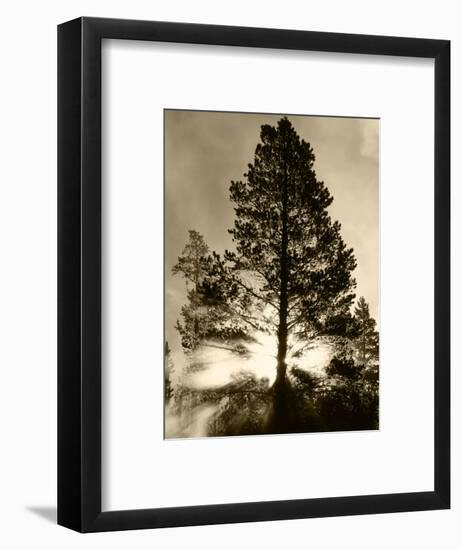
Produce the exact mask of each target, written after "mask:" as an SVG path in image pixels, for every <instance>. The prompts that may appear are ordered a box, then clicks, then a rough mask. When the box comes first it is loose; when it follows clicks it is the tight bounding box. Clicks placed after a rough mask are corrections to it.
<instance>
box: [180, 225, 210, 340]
mask: <svg viewBox="0 0 461 550" xmlns="http://www.w3.org/2000/svg"><path fill="white" fill-rule="evenodd" d="M208 252H209V248H208V245H207V244H206V242H205V239H204V238H203V236H202V235H201V234H200V233H199V232H198V231H195V230H193V229H190V230H189V242H188V243H187V244H186V245H185V247H184V250H183V251H182V254H181V256H179V257H178V261H177V262H176V264H175V265H174V267H173V269H172V272H173V274H175V275H176V274H179V275H182V277H183V278H184V279H185V281H186V289H187V297H188V303H187V304H186V305H184V306H183V307H182V308H181V316H182V319H183V322H182V323H181V322H180V321H179V320H178V321H177V323H176V328H177V330H178V332H179V333H180V335H181V342H182V345H183V347H184V348H186V349H190V350H193V349H195V348H196V347H197V346H198V344H199V343H200V340H201V337H202V335H203V321H204V319H205V320H206V316H204V315H203V312H202V311H201V298H200V294H199V284H200V282H201V281H202V279H203V277H204V272H203V268H202V258H203V257H205V256H206V255H207V254H208ZM201 317H204V319H201ZM201 321H202V322H201ZM201 327H202V330H201Z"/></svg>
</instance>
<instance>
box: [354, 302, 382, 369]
mask: <svg viewBox="0 0 461 550" xmlns="http://www.w3.org/2000/svg"><path fill="white" fill-rule="evenodd" d="M354 318H355V321H356V326H357V338H356V339H355V348H356V357H357V362H358V363H360V364H361V365H364V366H365V367H369V366H373V365H374V364H375V363H377V362H378V356H379V334H378V332H377V330H376V321H375V320H374V319H373V318H372V317H370V309H369V306H368V304H367V302H366V301H365V298H364V297H363V296H361V297H360V298H359V300H358V302H357V305H356V307H355V311H354Z"/></svg>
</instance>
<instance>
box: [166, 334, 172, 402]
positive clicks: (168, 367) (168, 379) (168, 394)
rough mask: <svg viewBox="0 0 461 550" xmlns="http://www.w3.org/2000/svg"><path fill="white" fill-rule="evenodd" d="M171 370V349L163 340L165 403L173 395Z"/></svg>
mask: <svg viewBox="0 0 461 550" xmlns="http://www.w3.org/2000/svg"><path fill="white" fill-rule="evenodd" d="M173 371H174V365H173V359H172V357H171V350H170V346H169V345H168V341H167V342H165V383H164V388H165V403H168V402H169V401H170V399H171V398H172V397H173V395H174V389H173V384H172V382H171V374H172V373H173Z"/></svg>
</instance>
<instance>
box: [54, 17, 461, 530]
mask: <svg viewBox="0 0 461 550" xmlns="http://www.w3.org/2000/svg"><path fill="white" fill-rule="evenodd" d="M58 54H59V55H58V71H59V74H58V101H59V106H58V109H59V127H58V138H59V140H58V141H59V152H58V153H59V154H58V180H59V181H58V198H59V203H58V206H59V208H58V210H59V218H58V219H59V221H58V232H59V239H58V245H59V246H58V248H59V262H58V265H59V274H58V275H59V276H58V282H59V291H58V298H59V299H58V302H59V311H58V329H59V334H58V336H59V338H58V341H59V349H58V523H59V524H61V525H63V526H66V527H69V528H72V529H75V530H77V531H81V532H92V531H108V530H120V529H140V528H156V527H174V526H185V525H200V524H213V523H235V522H245V521H265V520H277V519H295V518H309V517H323V516H339V515H357V514H370V513H387V512H403V511H418V510H435V509H444V508H449V506H450V437H449V434H450V387H449V386H450V384H449V383H450V361H449V358H450V332H449V331H450V308H449V299H450V295H449V284H450V257H449V250H450V240H449V239H450V233H449V229H450V225H449V224H450V207H449V204H450V43H449V41H444V40H429V39H416V38H397V37H384V36H365V35H346V34H334V33H318V32H307V31H291V30H278V29H257V28H244V27H225V26H210V25H196V24H180V23H165V22H147V21H128V20H114V19H95V18H80V19H76V20H73V21H70V22H67V23H64V24H62V25H60V26H59V27H58Z"/></svg>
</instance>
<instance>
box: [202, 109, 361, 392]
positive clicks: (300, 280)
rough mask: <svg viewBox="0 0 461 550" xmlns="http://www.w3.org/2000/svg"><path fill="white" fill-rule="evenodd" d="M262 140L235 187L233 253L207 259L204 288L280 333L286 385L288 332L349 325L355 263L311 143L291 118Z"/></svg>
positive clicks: (266, 128) (280, 379)
mask: <svg viewBox="0 0 461 550" xmlns="http://www.w3.org/2000/svg"><path fill="white" fill-rule="evenodd" d="M260 137H261V142H260V143H259V144H258V145H257V147H256V151H255V155H254V162H253V163H252V164H249V165H248V172H247V173H246V174H244V178H245V179H244V180H243V181H232V182H231V185H230V199H231V201H232V202H233V203H234V205H235V207H234V210H235V222H234V227H233V229H231V230H229V232H230V233H231V235H232V237H233V241H234V243H235V248H236V250H235V251H227V250H226V252H225V254H224V256H223V257H222V258H221V257H220V256H219V255H218V254H216V253H214V254H213V255H212V257H209V258H208V268H207V276H206V277H205V278H204V282H203V285H202V290H203V292H204V296H206V297H208V299H210V300H214V301H215V302H218V303H228V304H233V307H234V308H236V309H237V310H240V311H241V312H242V315H241V316H240V322H241V323H242V325H246V326H247V327H248V329H249V330H250V329H251V328H253V329H254V328H259V329H263V330H268V331H271V332H274V333H275V334H276V336H277V341H278V351H277V364H276V368H277V375H276V380H275V384H274V387H275V388H282V389H283V388H284V387H285V386H286V384H287V377H286V372H287V361H286V358H287V351H288V346H289V344H288V338H289V336H290V335H293V336H294V337H296V338H297V339H299V340H302V341H304V342H307V343H309V342H310V341H312V340H313V339H314V338H316V337H318V336H320V335H328V334H336V333H338V331H344V330H345V326H346V324H347V320H350V319H351V315H350V307H351V304H352V301H353V299H354V294H353V289H354V287H355V280H354V279H353V278H352V271H353V270H354V269H355V267H356V261H355V258H354V255H353V251H352V249H349V248H347V247H346V245H345V243H344V242H343V240H342V237H341V234H340V229H341V226H340V224H339V223H338V222H333V221H332V220H331V218H330V216H329V214H328V210H327V209H328V207H329V206H330V204H331V203H332V201H333V198H332V196H331V195H330V193H329V191H328V189H327V188H326V186H325V185H324V183H323V182H322V181H319V180H318V179H317V177H316V173H315V171H314V169H313V165H314V160H315V155H314V152H313V149H312V147H311V146H310V144H309V143H306V142H305V141H304V140H303V139H300V137H299V136H298V134H297V133H296V131H295V130H294V128H293V126H292V124H291V122H290V121H289V120H288V119H287V118H286V117H285V118H282V119H281V120H280V121H279V122H278V124H277V127H273V126H270V125H263V126H262V127H261V134H260ZM345 320H346V321H345Z"/></svg>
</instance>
